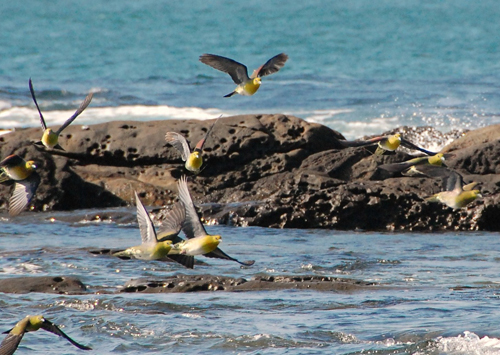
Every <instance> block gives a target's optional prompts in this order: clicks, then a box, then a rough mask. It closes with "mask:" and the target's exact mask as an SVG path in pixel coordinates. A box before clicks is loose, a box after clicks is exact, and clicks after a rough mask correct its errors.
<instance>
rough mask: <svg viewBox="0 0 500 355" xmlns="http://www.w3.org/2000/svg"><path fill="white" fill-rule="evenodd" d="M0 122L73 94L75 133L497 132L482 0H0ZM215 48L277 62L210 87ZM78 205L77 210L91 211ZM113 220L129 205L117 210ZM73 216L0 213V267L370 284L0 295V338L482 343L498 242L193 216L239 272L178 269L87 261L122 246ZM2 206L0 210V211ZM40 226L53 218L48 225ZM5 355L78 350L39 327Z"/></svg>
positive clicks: (30, 121)
mask: <svg viewBox="0 0 500 355" xmlns="http://www.w3.org/2000/svg"><path fill="white" fill-rule="evenodd" d="M0 14H1V15H2V16H1V21H0V128H5V129H10V128H14V127H25V126H38V125H39V122H38V115H37V113H36V111H35V108H34V105H33V102H32V101H31V97H30V94H29V91H28V78H30V77H31V78H32V79H33V82H34V85H35V90H36V92H37V94H38V100H39V103H40V105H41V107H42V110H43V111H44V112H45V117H46V119H47V121H48V124H49V125H51V124H58V123H61V122H63V121H64V120H65V119H66V118H67V117H69V115H70V114H71V113H72V112H73V111H74V110H75V108H76V107H77V106H78V105H79V103H80V102H81V101H82V100H83V98H84V97H85V95H86V93H87V92H88V91H90V90H92V91H93V92H95V96H94V99H93V101H92V104H91V106H90V107H89V108H88V109H87V110H86V111H85V112H84V113H83V114H82V115H81V116H80V117H79V118H78V119H77V121H76V122H75V124H77V123H80V124H91V123H98V122H105V121H108V120H121V119H137V120H150V119H171V118H199V119H206V118H214V117H217V116H219V115H220V114H221V113H222V114H225V115H231V114H238V113H288V114H293V115H296V116H299V117H302V118H305V119H307V120H308V121H315V122H321V123H324V124H326V125H328V126H330V127H332V128H334V129H337V130H339V131H340V132H341V133H343V134H345V135H346V136H347V137H350V138H354V137H360V136H362V135H365V134H372V133H381V132H383V131H385V130H387V129H391V128H395V127H397V126H400V125H416V126H421V125H431V126H433V127H435V128H437V129H440V130H443V131H447V130H450V129H454V128H459V129H461V128H476V127H481V126H484V125H488V124H493V123H499V122H500V119H499V117H500V116H499V114H500V94H499V90H498V89H499V85H498V83H499V82H500V81H499V79H500V78H499V77H500V70H499V69H500V60H499V59H500V58H499V57H500V56H499V49H498V48H499V44H500V43H499V42H500V39H499V37H500V36H499V35H498V34H499V33H500V21H498V19H499V18H500V16H499V15H500V6H499V5H498V4H497V2H496V1H475V2H472V1H465V0H456V1H451V0H450V1H419V2H417V1H368V0H360V1H314V0H313V1H307V2H306V1H263V0H259V1H248V2H243V1H239V2H229V1H185V2H181V1H176V2H174V1H130V0H121V1H102V0H89V1H50V2H48V1H34V0H26V1H2V2H0ZM205 52H209V53H216V54H220V55H224V56H228V57H231V58H234V59H236V60H238V61H240V62H243V63H245V64H246V65H247V66H248V68H249V70H252V69H254V68H256V67H258V66H259V65H260V64H262V63H263V62H264V61H265V60H267V59H268V58H269V57H271V56H272V55H275V54H277V53H280V52H286V53H287V54H288V55H289V56H290V59H289V61H288V62H287V63H286V65H285V67H284V68H283V69H282V70H281V71H280V72H279V73H277V74H275V75H272V76H270V77H266V78H264V80H263V85H262V87H261V89H260V90H259V91H258V92H257V94H256V95H254V96H253V97H241V96H238V97H233V98H231V99H224V98H223V97H222V96H223V95H224V94H227V93H228V92H230V91H231V90H232V89H233V87H234V85H233V83H232V82H231V80H230V78H229V76H227V75H226V74H223V73H220V72H217V71H215V70H213V69H212V68H209V67H207V66H205V65H203V64H201V63H200V62H198V56H199V55H200V54H202V53H205ZM92 213H95V212H89V214H92ZM126 213H128V214H129V215H130V216H131V218H130V220H132V221H133V216H134V211H133V209H129V210H128V211H126ZM75 215H76V212H73V213H59V214H57V213H56V214H54V213H39V214H29V213H25V214H23V215H22V216H21V217H18V218H15V219H11V220H7V219H2V220H1V225H0V226H1V231H0V276H1V277H2V278H3V277H12V276H19V275H59V274H65V275H74V276H77V277H79V278H81V279H82V280H83V281H84V282H85V283H86V284H88V285H89V286H90V291H95V289H96V288H97V287H102V286H104V287H106V288H107V289H108V290H110V291H115V290H117V289H118V287H119V286H121V285H123V283H124V282H125V281H127V280H129V279H131V278H139V277H156V278H161V277H162V276H168V275H172V274H177V273H194V274H198V273H209V274H213V275H227V276H233V277H245V278H250V277H252V276H254V275H258V274H260V273H264V274H271V275H280V274H292V275H304V274H307V275H311V274H312V275H325V276H340V277H350V278H355V279H359V280H365V281H369V282H378V283H380V284H381V285H382V286H383V287H381V288H378V289H375V290H368V291H361V292H353V293H335V292H316V291H272V292H269V291H263V292H249V293H195V294H172V295H141V294H139V295H135V294H133V295H116V294H101V295H93V294H91V295H85V296H64V295H48V294H27V295H11V294H2V295H0V312H1V313H0V315H1V317H0V326H1V329H0V330H7V329H9V328H10V327H12V325H13V324H14V323H15V322H16V321H17V320H18V319H21V318H22V317H23V316H24V315H25V314H28V313H44V314H45V315H46V316H47V317H48V318H49V319H52V320H53V321H55V322H56V323H57V324H61V325H64V326H65V328H63V329H64V330H65V331H66V332H67V333H68V334H70V335H71V336H72V337H73V338H75V339H76V340H78V341H80V342H82V343H85V344H89V345H91V346H92V347H94V348H95V349H96V350H95V351H94V353H98V354H111V353H131V354H135V353H151V354H160V353H176V354H194V353H198V354H202V353H203V354H220V353H228V354H229V353H233V354H284V353H288V354H319V353H328V354H332V353H333V354H361V353H368V352H370V353H371V354H454V355H455V354H472V353H474V354H497V353H499V352H500V348H499V346H500V345H499V344H500V341H499V340H498V338H500V332H499V330H498V319H499V316H500V314H499V308H498V282H499V279H498V275H499V273H500V268H499V261H500V254H499V252H500V245H499V242H498V240H499V238H498V237H499V235H498V233H459V234H456V233H453V232H449V233H442V234H411V233H405V234H397V233H391V234H381V233H359V232H337V231H318V230H309V231H303V230H292V231H290V230H270V229H265V228H263V229H262V228H232V227H223V226H219V227H208V228H209V231H210V230H212V231H215V232H217V233H220V234H221V235H223V238H224V239H223V250H225V251H226V252H228V253H229V254H231V255H234V256H235V257H238V258H241V259H250V258H252V259H255V260H256V264H255V266H254V267H252V268H249V269H241V268H240V267H239V266H238V265H237V264H234V263H228V262H223V261H215V260H209V261H208V263H209V265H207V266H199V267H196V268H195V269H194V270H192V271H189V270H185V269H183V268H182V267H180V266H177V265H174V264H162V263H159V262H151V263H148V262H123V261H121V260H116V259H113V258H107V257H102V258H97V257H92V256H89V254H88V252H87V249H89V248H98V247H123V246H129V245H134V244H137V243H138V241H139V239H138V238H139V232H138V229H137V226H136V225H135V224H132V225H130V224H115V223H75V222H68V220H75V219H76V220H80V221H86V219H85V218H84V217H83V216H82V217H81V218H79V217H78V216H76V217H75ZM3 217H6V215H5V214H4V215H3ZM51 217H54V218H55V222H52V221H51V219H50V218H51ZM21 344H22V348H21V349H20V350H19V353H26V352H28V350H27V349H31V350H32V351H33V352H34V351H35V350H38V351H40V352H42V353H51V354H77V353H78V354H80V353H82V352H81V351H80V350H78V349H76V348H72V347H71V345H70V344H68V343H65V342H64V341H63V340H62V339H57V338H56V337H55V336H53V335H50V334H48V333H47V334H38V333H35V334H28V335H27V336H26V338H25V339H24V340H23V342H22V343H21Z"/></svg>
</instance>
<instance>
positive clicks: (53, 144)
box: [29, 79, 93, 150]
mask: <svg viewBox="0 0 500 355" xmlns="http://www.w3.org/2000/svg"><path fill="white" fill-rule="evenodd" d="M29 86H30V92H31V97H32V98H33V101H34V102H35V106H36V109H37V110H38V114H39V115H40V123H41V124H42V129H43V136H42V139H41V140H40V141H38V142H35V144H36V145H44V146H45V147H47V148H49V149H54V148H55V149H60V150H64V149H63V148H62V147H61V146H60V145H59V135H60V134H61V132H62V131H63V130H64V129H65V128H66V127H68V126H69V125H70V124H71V122H73V121H74V120H75V118H77V117H78V115H80V114H81V113H82V112H83V110H85V109H86V108H87V106H88V105H89V104H90V101H92V95H93V94H92V93H90V94H88V95H87V97H86V98H85V100H84V101H83V102H82V104H81V105H80V107H79V108H78V110H76V111H75V113H74V114H73V115H72V116H71V117H70V118H68V119H67V120H66V122H64V123H63V125H62V126H61V127H59V129H58V130H57V131H54V130H52V128H47V125H46V124H45V119H44V118H43V115H42V111H40V107H39V106H38V102H37V101H36V97H35V90H34V89H33V83H32V82H31V79H30V80H29Z"/></svg>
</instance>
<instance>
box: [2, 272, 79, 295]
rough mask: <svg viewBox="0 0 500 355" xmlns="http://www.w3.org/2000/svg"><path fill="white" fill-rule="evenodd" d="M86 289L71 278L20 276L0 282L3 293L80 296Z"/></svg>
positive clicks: (77, 280) (75, 279)
mask: <svg viewBox="0 0 500 355" xmlns="http://www.w3.org/2000/svg"><path fill="white" fill-rule="evenodd" d="M86 290H87V287H86V286H85V285H84V284H83V283H82V282H81V281H80V280H79V279H77V278H75V277H72V276H37V277H34V276H22V277H11V278H7V279H2V280H0V292H3V293H29V292H43V293H59V294H81V293H83V292H86Z"/></svg>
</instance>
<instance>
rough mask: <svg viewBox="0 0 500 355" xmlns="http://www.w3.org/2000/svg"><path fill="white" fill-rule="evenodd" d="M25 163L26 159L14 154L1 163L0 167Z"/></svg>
mask: <svg viewBox="0 0 500 355" xmlns="http://www.w3.org/2000/svg"><path fill="white" fill-rule="evenodd" d="M23 163H24V159H23V158H21V157H20V156H19V155H16V154H12V155H9V156H8V157H6V158H5V159H4V160H2V161H1V162H0V167H1V166H7V167H9V166H16V165H20V164H23Z"/></svg>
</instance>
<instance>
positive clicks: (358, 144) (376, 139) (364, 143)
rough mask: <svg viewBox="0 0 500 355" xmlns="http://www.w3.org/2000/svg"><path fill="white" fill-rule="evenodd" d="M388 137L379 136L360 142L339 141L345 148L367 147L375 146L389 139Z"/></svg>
mask: <svg viewBox="0 0 500 355" xmlns="http://www.w3.org/2000/svg"><path fill="white" fill-rule="evenodd" d="M387 138H388V136H379V137H374V138H370V139H367V140H364V141H363V140H359V141H346V140H339V143H340V144H341V145H342V146H344V147H346V148H347V147H364V146H367V145H371V144H375V143H378V142H380V141H382V140H384V139H387Z"/></svg>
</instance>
